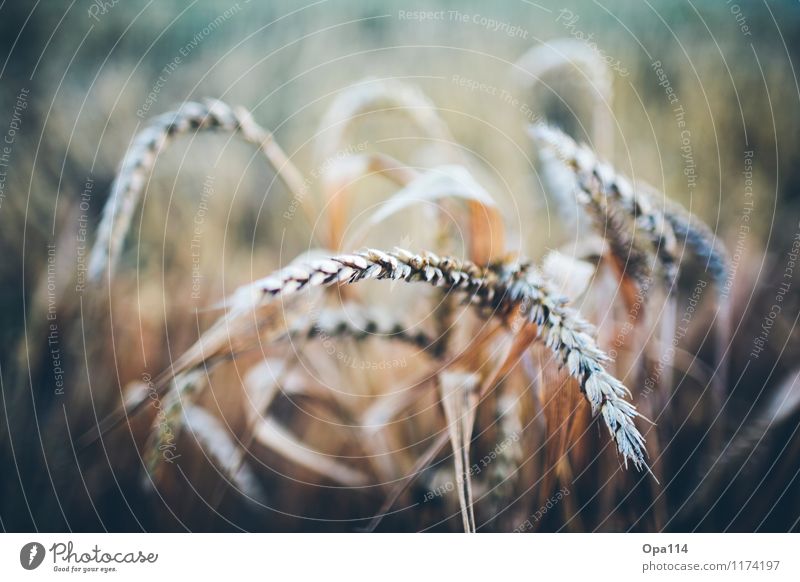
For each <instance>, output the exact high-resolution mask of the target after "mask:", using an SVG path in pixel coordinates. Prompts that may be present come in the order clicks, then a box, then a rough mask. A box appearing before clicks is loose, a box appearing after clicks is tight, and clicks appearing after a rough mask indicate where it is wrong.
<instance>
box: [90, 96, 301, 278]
mask: <svg viewBox="0 0 800 582" xmlns="http://www.w3.org/2000/svg"><path fill="white" fill-rule="evenodd" d="M205 130H217V131H228V132H237V133H239V134H240V135H241V136H242V137H243V138H244V139H245V140H246V141H248V142H250V143H252V144H255V145H256V146H257V147H258V148H259V149H260V150H261V151H263V153H264V155H265V156H266V158H267V160H268V161H269V163H270V164H271V165H272V167H273V168H274V169H275V171H276V172H277V173H278V176H279V177H280V179H281V180H282V181H283V182H284V184H285V185H286V187H287V188H288V189H289V191H290V192H291V193H292V195H293V196H294V197H295V198H297V199H298V200H300V201H301V202H305V197H304V193H305V192H304V190H305V188H304V182H303V177H302V175H301V174H300V172H299V171H298V170H297V169H296V168H295V167H294V165H293V164H292V163H291V161H290V160H289V158H288V156H287V155H286V154H285V153H284V151H283V150H282V149H281V148H280V146H278V144H277V143H276V142H275V140H274V138H273V136H272V134H271V133H269V132H268V131H267V130H265V129H264V128H262V127H261V126H259V125H258V124H257V123H256V122H255V121H254V120H253V118H252V116H251V115H250V113H249V112H248V111H246V110H245V109H243V108H234V107H231V106H230V105H228V104H226V103H223V102H222V101H218V100H215V99H206V100H204V101H203V102H202V103H196V102H192V101H189V102H186V103H184V104H183V105H181V106H180V107H179V108H178V109H176V110H175V111H170V112H167V113H163V114H161V115H158V116H157V117H154V118H153V119H151V120H150V121H149V122H148V124H147V126H146V127H145V128H144V129H143V130H142V131H140V132H139V133H138V134H137V135H136V137H135V138H134V140H133V143H132V144H131V146H130V147H129V148H128V151H127V152H126V153H125V157H124V158H123V160H122V164H121V166H120V169H119V171H118V172H117V176H116V178H115V179H114V183H113V184H112V186H111V194H110V195H109V197H108V201H107V202H106V205H105V207H104V208H103V217H102V219H101V221H100V226H99V229H98V232H97V239H96V241H95V243H94V247H93V248H92V252H91V256H90V258H89V268H88V275H89V278H90V279H91V280H95V281H96V280H98V279H99V277H100V276H101V275H102V273H103V272H104V271H105V270H106V268H109V269H111V270H112V271H113V269H114V266H115V265H116V262H117V260H118V258H119V255H120V252H121V250H122V244H123V242H124V240H125V236H126V234H127V232H128V228H129V227H130V223H131V220H132V219H133V213H134V212H135V210H136V207H137V205H138V203H139V199H140V198H141V195H142V191H143V190H144V187H145V184H146V182H147V177H148V176H149V174H150V172H151V171H152V169H153V166H154V165H155V162H156V159H157V157H158V154H159V153H160V152H161V150H162V149H163V148H164V147H165V146H166V145H167V143H168V142H169V141H171V140H172V139H174V138H175V137H178V136H180V135H182V134H186V133H189V132H192V131H205ZM304 208H305V209H306V211H307V212H311V211H310V210H309V209H308V208H306V207H305V206H304Z"/></svg>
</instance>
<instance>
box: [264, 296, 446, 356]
mask: <svg viewBox="0 0 800 582" xmlns="http://www.w3.org/2000/svg"><path fill="white" fill-rule="evenodd" d="M287 332H288V333H287V335H288V337H291V338H293V339H294V338H297V339H310V340H313V339H323V340H324V339H326V338H339V337H348V338H351V339H353V340H355V341H364V340H368V339H385V340H391V341H397V342H401V343H405V344H409V345H411V346H414V347H416V348H418V349H420V350H424V351H427V352H430V354H431V355H435V353H434V349H433V348H434V345H435V343H436V341H435V339H434V338H433V337H431V336H430V335H429V334H427V333H425V332H424V331H411V330H410V329H409V327H408V326H407V325H406V324H404V323H403V322H401V321H398V320H395V319H390V318H388V317H387V316H386V314H385V313H380V312H377V311H374V310H367V309H363V308H362V309H354V308H353V307H352V306H348V307H347V308H345V309H327V310H324V311H322V312H321V313H320V314H319V315H318V316H317V317H316V318H306V319H301V320H299V321H297V322H295V323H293V324H292V325H291V326H290V327H289V329H288V330H287ZM279 339H280V338H279Z"/></svg>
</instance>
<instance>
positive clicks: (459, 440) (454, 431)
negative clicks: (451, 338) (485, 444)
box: [439, 371, 479, 533]
mask: <svg viewBox="0 0 800 582" xmlns="http://www.w3.org/2000/svg"><path fill="white" fill-rule="evenodd" d="M478 382H479V378H478V376H477V375H476V374H470V373H464V372H450V371H443V372H441V373H440V374H439V392H440V395H441V399H442V408H443V409H444V414H445V419H446V420H447V432H448V435H449V436H450V445H451V446H452V447H453V463H454V465H455V475H456V485H457V487H458V502H459V504H460V506H461V518H462V521H463V524H464V531H465V532H468V533H474V532H475V531H476V525H475V512H474V508H473V503H474V500H473V498H472V477H471V475H470V467H471V464H470V460H469V451H470V446H471V444H472V429H473V428H474V426H475V409H476V407H477V404H478V390H477V388H478Z"/></svg>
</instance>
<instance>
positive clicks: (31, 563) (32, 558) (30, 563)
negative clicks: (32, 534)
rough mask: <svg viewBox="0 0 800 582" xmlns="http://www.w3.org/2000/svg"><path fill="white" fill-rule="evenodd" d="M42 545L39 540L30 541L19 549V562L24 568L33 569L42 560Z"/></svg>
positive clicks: (43, 552)
mask: <svg viewBox="0 0 800 582" xmlns="http://www.w3.org/2000/svg"><path fill="white" fill-rule="evenodd" d="M44 554H45V551H44V546H43V545H42V544H40V543H39V542H30V543H27V544H25V545H24V546H22V549H21V550H20V551H19V563H20V564H22V567H23V568H25V569H26V570H35V569H36V568H38V567H39V566H41V565H42V562H43V561H44Z"/></svg>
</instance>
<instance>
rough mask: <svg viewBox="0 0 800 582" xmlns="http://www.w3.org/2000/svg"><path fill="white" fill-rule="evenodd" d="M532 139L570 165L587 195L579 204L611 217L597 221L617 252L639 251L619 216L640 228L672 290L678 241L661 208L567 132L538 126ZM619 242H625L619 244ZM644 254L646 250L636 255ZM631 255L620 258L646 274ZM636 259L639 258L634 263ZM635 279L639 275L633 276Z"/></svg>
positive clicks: (582, 190)
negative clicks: (621, 246) (626, 218)
mask: <svg viewBox="0 0 800 582" xmlns="http://www.w3.org/2000/svg"><path fill="white" fill-rule="evenodd" d="M530 131H531V135H532V137H533V138H534V140H536V141H537V143H539V144H541V145H542V146H543V147H546V148H548V149H550V150H551V151H553V152H554V153H555V155H556V157H558V158H559V159H560V160H561V161H562V162H563V163H564V164H566V165H567V166H568V167H569V168H570V169H571V170H572V171H573V172H574V173H575V177H576V179H577V183H578V187H579V189H580V191H581V193H582V194H583V196H579V202H581V203H582V204H584V205H585V206H588V207H589V210H590V212H593V213H595V214H598V213H606V216H608V217H609V223H608V224H606V223H605V222H604V221H602V220H598V219H596V220H595V222H596V223H599V225H600V226H601V227H604V228H605V231H604V232H601V234H603V235H604V236H605V237H606V238H607V240H609V246H611V247H612V252H614V253H616V252H618V251H617V250H616V249H615V248H614V247H615V246H620V244H618V243H619V242H620V241H622V243H621V244H623V245H624V244H626V243H627V246H624V247H623V248H624V250H626V251H627V252H626V255H627V254H628V253H629V252H631V251H633V249H634V248H635V246H634V244H633V243H634V242H635V241H634V240H633V234H632V232H630V231H631V230H632V229H628V228H627V227H626V226H625V225H624V224H623V223H622V222H621V217H614V213H615V212H620V213H621V214H624V215H626V216H627V217H628V218H629V219H630V220H632V221H634V222H635V226H636V229H638V230H641V231H642V232H643V233H644V234H645V236H646V237H647V239H648V242H649V244H650V246H651V252H652V253H654V254H655V255H656V256H657V257H658V259H659V262H660V264H661V266H662V268H663V270H664V278H665V282H666V284H667V286H668V287H670V288H671V287H672V283H673V282H674V280H675V277H677V273H678V267H677V262H676V247H677V245H676V241H675V233H674V232H673V229H672V224H671V223H670V222H669V221H667V220H665V218H666V217H665V215H664V214H662V213H661V212H660V211H659V210H658V208H657V207H656V205H655V203H654V201H653V200H652V199H651V198H650V196H647V195H645V194H643V193H642V192H641V191H638V192H637V191H634V188H633V186H632V185H631V183H630V181H629V180H628V179H627V178H626V177H625V176H622V175H620V174H617V172H616V171H615V170H614V168H613V167H612V166H611V165H610V164H608V163H606V162H603V161H600V160H599V159H598V158H597V156H596V155H595V153H594V152H593V151H592V150H591V148H589V147H588V146H586V145H578V144H577V143H576V142H575V141H574V140H573V139H572V138H571V137H569V136H568V135H567V134H565V133H564V132H562V131H560V130H558V129H556V128H554V127H552V126H548V125H545V124H536V125H533V126H532V127H531V130H530ZM614 237H616V238H617V239H619V240H618V241H615V240H614ZM635 252H636V253H638V254H641V253H642V252H643V251H642V250H636V251H635ZM626 255H622V257H619V256H617V255H615V256H617V258H621V259H624V260H625V261H626V262H627V264H629V265H630V266H631V267H633V268H635V269H636V270H637V271H641V270H642V269H643V268H646V269H647V271H649V267H646V266H644V265H640V264H637V263H636V262H632V261H631V260H630V259H631V257H628V256H626ZM634 258H636V257H634ZM630 274H631V276H633V277H634V278H635V277H636V275H635V274H634V273H630Z"/></svg>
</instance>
